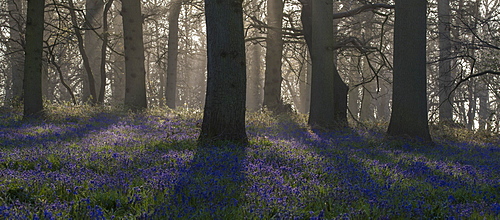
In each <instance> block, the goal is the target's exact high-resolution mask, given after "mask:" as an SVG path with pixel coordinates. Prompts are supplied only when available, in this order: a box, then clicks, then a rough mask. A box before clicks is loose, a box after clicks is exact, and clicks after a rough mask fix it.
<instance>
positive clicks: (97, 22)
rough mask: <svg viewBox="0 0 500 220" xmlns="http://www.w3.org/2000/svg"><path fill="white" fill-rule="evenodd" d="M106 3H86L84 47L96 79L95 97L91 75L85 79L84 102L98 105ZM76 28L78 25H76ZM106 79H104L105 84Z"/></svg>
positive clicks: (98, 0)
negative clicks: (103, 15)
mask: <svg viewBox="0 0 500 220" xmlns="http://www.w3.org/2000/svg"><path fill="white" fill-rule="evenodd" d="M103 7H104V1H103V0H86V1H85V24H84V25H83V27H84V30H85V32H84V34H83V45H84V49H85V54H86V56H87V59H88V61H89V63H91V64H93V65H90V69H91V71H92V77H93V78H94V82H93V83H94V89H95V95H96V96H95V97H93V98H92V97H90V96H92V91H91V89H92V85H91V82H90V78H89V75H88V74H87V75H86V76H84V77H83V85H84V89H83V97H82V100H83V102H88V101H91V102H95V103H98V102H100V101H99V97H98V96H99V95H100V90H101V83H102V81H103V79H101V75H100V74H98V73H100V65H97V64H98V63H100V62H101V53H100V48H101V47H100V46H101V44H102V43H101V38H100V37H99V35H100V34H101V33H102V29H101V26H102V23H101V21H102V13H103ZM74 25H75V26H76V25H77V24H74ZM105 80H106V79H104V82H105Z"/></svg>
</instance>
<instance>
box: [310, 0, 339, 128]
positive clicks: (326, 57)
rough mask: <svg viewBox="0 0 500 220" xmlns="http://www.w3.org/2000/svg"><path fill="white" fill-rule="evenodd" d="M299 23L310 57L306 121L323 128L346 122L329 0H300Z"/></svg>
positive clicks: (331, 7)
mask: <svg viewBox="0 0 500 220" xmlns="http://www.w3.org/2000/svg"><path fill="white" fill-rule="evenodd" d="M301 3H302V15H301V20H302V25H303V29H304V37H305V39H306V43H307V46H308V48H309V52H310V54H311V60H312V78H311V104H310V105H311V107H310V112H309V122H308V123H309V125H311V126H312V127H318V128H324V129H338V128H343V127H345V126H347V86H346V85H345V84H344V82H343V81H342V79H341V78H340V76H339V74H338V72H337V68H336V66H335V62H334V51H333V50H334V46H335V45H334V40H333V36H334V35H333V34H334V32H333V29H334V23H333V2H332V1H329V0H301Z"/></svg>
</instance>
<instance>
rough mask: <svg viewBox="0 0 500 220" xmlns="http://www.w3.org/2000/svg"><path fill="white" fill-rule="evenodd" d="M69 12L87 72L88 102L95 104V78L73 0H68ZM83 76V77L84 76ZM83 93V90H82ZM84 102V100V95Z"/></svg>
mask: <svg viewBox="0 0 500 220" xmlns="http://www.w3.org/2000/svg"><path fill="white" fill-rule="evenodd" d="M68 3H69V7H70V9H69V14H70V16H71V22H72V23H73V29H74V30H75V35H76V38H77V40H78V42H77V43H78V50H79V51H80V54H81V55H82V60H83V67H84V68H85V72H86V73H87V79H88V86H89V87H88V90H90V103H91V104H96V103H97V93H96V87H95V80H94V73H93V72H92V67H91V65H90V61H89V58H88V56H87V52H86V51H85V45H84V39H83V36H82V33H81V32H80V28H79V27H78V21H77V18H76V13H75V10H76V8H75V5H74V4H73V0H69V1H68ZM84 78H85V77H84ZM84 89H85V83H84ZM84 94H85V92H84ZM83 98H84V100H83V101H84V102H86V101H87V100H85V96H84V97H83Z"/></svg>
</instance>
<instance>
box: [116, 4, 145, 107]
mask: <svg viewBox="0 0 500 220" xmlns="http://www.w3.org/2000/svg"><path fill="white" fill-rule="evenodd" d="M122 19H123V39H124V42H123V44H124V47H125V106H127V107H128V108H130V109H132V110H141V109H145V108H147V99H146V70H145V66H144V43H143V34H142V14H141V0H122Z"/></svg>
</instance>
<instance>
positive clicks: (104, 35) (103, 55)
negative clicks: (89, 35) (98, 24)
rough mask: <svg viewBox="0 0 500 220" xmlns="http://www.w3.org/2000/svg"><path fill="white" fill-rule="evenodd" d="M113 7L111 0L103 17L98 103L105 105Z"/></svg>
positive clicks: (105, 8)
mask: <svg viewBox="0 0 500 220" xmlns="http://www.w3.org/2000/svg"><path fill="white" fill-rule="evenodd" d="M112 5H113V0H109V1H108V2H107V3H106V5H105V7H104V11H103V15H102V45H101V56H100V58H101V60H100V61H101V65H100V73H101V77H100V83H99V96H98V98H97V102H98V103H100V104H103V103H104V94H106V50H107V48H108V36H109V33H108V29H109V25H108V12H109V9H111V6H112Z"/></svg>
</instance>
